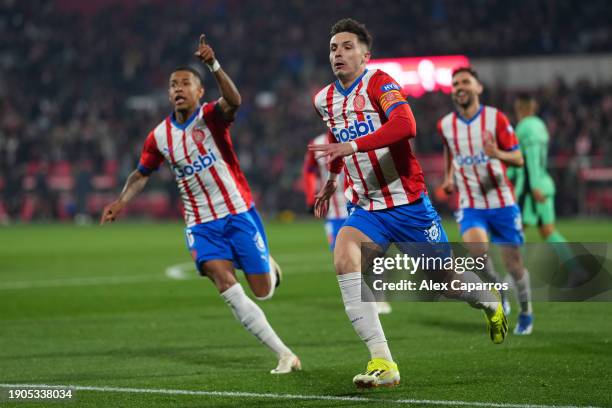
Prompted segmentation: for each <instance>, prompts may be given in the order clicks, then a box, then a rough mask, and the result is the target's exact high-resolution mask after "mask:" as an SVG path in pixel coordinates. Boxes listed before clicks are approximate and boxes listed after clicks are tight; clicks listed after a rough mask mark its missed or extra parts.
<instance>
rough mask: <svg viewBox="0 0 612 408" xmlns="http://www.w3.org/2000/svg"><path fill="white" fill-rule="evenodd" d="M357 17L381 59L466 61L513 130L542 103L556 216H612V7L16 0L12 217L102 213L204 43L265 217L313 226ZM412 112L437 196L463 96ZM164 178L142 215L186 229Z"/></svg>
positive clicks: (2, 145)
mask: <svg viewBox="0 0 612 408" xmlns="http://www.w3.org/2000/svg"><path fill="white" fill-rule="evenodd" d="M373 10H374V11H375V12H373ZM347 16H350V17H353V18H355V19H357V20H360V21H363V22H365V23H366V24H367V26H368V27H369V29H370V31H371V32H372V33H373V35H374V49H373V56H374V57H375V58H398V57H418V56H440V55H464V56H466V57H467V58H469V60H470V62H471V63H472V64H473V65H474V66H475V67H476V69H478V70H479V71H480V73H481V78H482V80H483V82H484V83H485V86H486V93H485V96H484V99H483V100H484V102H485V103H487V104H491V105H494V106H498V107H500V108H502V109H503V110H504V111H505V112H506V113H507V114H508V115H509V116H510V117H511V118H514V116H513V112H512V102H513V98H514V96H515V95H516V94H517V93H518V92H523V91H529V92H531V93H533V94H534V95H535V96H536V97H537V99H538V101H539V103H540V106H541V111H540V115H541V116H542V117H543V119H544V120H545V121H546V123H547V125H548V127H549V131H550V133H551V145H550V155H551V158H550V160H549V166H550V171H551V174H552V176H553V177H554V179H555V181H556V183H557V190H558V192H557V197H556V198H557V203H556V204H557V212H558V214H559V215H560V216H576V215H610V214H612V154H611V153H612V151H611V150H612V147H611V143H612V25H611V24H610V22H611V21H612V3H610V2H609V1H606V0H600V1H597V0H592V1H578V0H576V1H573V0H559V1H553V0H537V1H534V0H517V1H514V2H507V1H503V0H487V1H476V0H473V1H468V2H458V1H451V0H446V1H445V0H423V1H415V0H411V1H384V2H374V1H350V2H349V1H340V0H324V1H321V0H309V1H297V0H295V1H272V0H260V1H238V0H220V1H212V0H211V1H195V0H191V1H190V0H174V1H172V2H167V1H161V0H159V1H153V0H150V1H133V2H122V1H119V0H88V1H78V0H55V1H17V0H13V1H11V0H0V49H1V51H0V221H1V222H2V223H10V222H19V221H21V222H28V221H30V220H49V219H59V220H73V219H74V220H77V221H79V222H87V221H88V220H90V219H92V218H96V217H97V216H98V214H99V212H100V210H101V208H102V206H103V204H105V203H107V202H108V201H110V200H111V199H112V198H113V197H114V196H115V195H116V193H117V191H118V190H119V189H120V188H121V186H122V184H123V180H124V179H125V177H126V176H127V174H128V173H129V172H130V171H131V170H133V169H134V168H135V166H136V164H137V159H138V157H139V152H140V149H141V146H142V143H143V141H144V138H145V137H146V135H147V133H148V132H149V131H150V130H151V129H152V128H153V127H154V126H155V125H157V124H158V123H159V121H161V119H162V118H163V117H164V116H166V115H167V114H169V113H170V110H171V107H170V105H169V103H168V100H167V97H166V88H167V77H168V74H169V72H170V71H171V70H172V68H174V67H175V66H178V65H182V64H184V63H193V64H196V61H195V60H194V59H193V58H192V53H193V50H194V48H195V46H196V43H197V39H198V35H199V33H200V32H205V33H206V34H207V39H208V42H209V43H210V44H211V45H213V47H214V48H215V51H216V53H217V56H218V58H219V60H220V62H221V64H222V65H223V67H224V68H225V69H226V71H227V72H228V73H229V74H230V75H231V77H232V78H233V79H234V80H235V82H236V84H237V85H238V88H239V90H240V92H241V94H242V97H243V106H242V107H241V109H240V112H239V116H238V118H237V121H236V123H235V125H234V126H233V129H232V134H233V138H234V143H235V147H236V150H237V153H238V155H239V159H240V163H241V165H242V168H243V170H244V171H245V173H246V175H247V177H248V179H249V182H250V184H251V187H252V189H253V190H254V193H255V198H256V201H257V203H258V208H259V209H260V211H262V212H264V213H267V214H268V215H271V216H277V215H279V214H284V215H283V216H287V215H288V214H297V215H300V214H306V208H305V205H304V198H303V194H302V192H301V181H300V170H301V164H302V159H303V156H304V153H305V146H306V144H307V142H308V141H309V140H310V139H311V138H313V137H314V136H316V135H317V134H319V133H321V132H322V131H324V129H323V128H322V124H321V121H320V120H319V119H318V117H317V116H316V114H315V113H314V110H313V108H312V102H311V98H312V96H313V95H314V93H315V92H316V91H317V90H318V89H320V88H321V87H322V86H324V85H325V84H326V83H328V82H330V81H331V80H333V76H332V73H331V70H330V68H329V64H328V60H327V58H328V51H327V50H328V41H329V35H328V34H329V27H330V25H331V24H332V23H333V22H335V21H336V20H337V19H339V18H342V17H347ZM205 82H206V85H207V87H208V88H209V89H210V92H209V93H208V94H207V95H206V97H205V98H206V99H211V98H216V97H217V96H218V95H217V91H216V87H215V86H214V81H212V79H211V78H210V77H208V78H206V81H205ZM409 102H410V103H411V105H412V107H413V110H414V112H415V116H416V119H417V124H418V136H417V138H416V139H415V140H414V141H413V143H414V147H415V149H416V150H417V153H418V157H419V158H420V160H421V163H422V165H423V167H424V170H425V177H426V181H427V183H428V185H429V188H430V193H432V192H433V191H434V189H435V187H437V185H438V183H439V181H440V177H441V175H442V163H443V161H442V149H441V139H440V137H439V136H438V135H437V134H436V131H435V123H436V120H437V119H438V118H439V117H440V116H442V114H444V113H445V112H448V111H449V110H450V109H451V108H452V106H451V102H450V97H449V96H448V95H447V94H444V93H441V92H438V91H436V92H429V93H425V94H424V95H422V96H420V97H418V98H417V97H409ZM513 120H514V119H513ZM513 123H514V122H513ZM159 173H160V174H157V175H156V176H155V177H153V179H152V183H151V185H150V186H149V187H148V188H147V190H146V191H145V193H144V194H142V195H140V196H139V197H137V198H136V199H135V200H134V201H133V203H132V204H131V205H130V207H129V211H128V213H131V214H135V215H136V214H137V215H139V216H140V215H146V216H149V217H155V218H165V217H174V219H175V220H176V219H177V218H176V217H175V215H177V214H178V213H179V212H180V204H179V201H180V200H179V199H178V192H177V191H176V187H175V185H174V181H173V180H172V176H171V174H170V172H169V171H168V170H167V168H163V169H162V170H161V171H160V172H159ZM432 195H433V194H432ZM438 206H439V207H440V208H441V209H443V208H445V211H448V210H450V209H451V207H452V203H451V204H448V202H446V201H445V202H443V203H440V202H439V203H438Z"/></svg>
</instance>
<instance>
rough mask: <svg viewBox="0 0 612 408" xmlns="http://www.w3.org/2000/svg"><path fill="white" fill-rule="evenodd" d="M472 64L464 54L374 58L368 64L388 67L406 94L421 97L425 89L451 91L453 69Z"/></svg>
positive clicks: (383, 67)
mask: <svg viewBox="0 0 612 408" xmlns="http://www.w3.org/2000/svg"><path fill="white" fill-rule="evenodd" d="M469 64H470V61H469V59H468V58H467V57H466V56H464V55H443V56H435V57H410V58H384V59H373V60H370V62H369V63H368V68H369V69H376V68H378V69H381V70H383V71H385V72H386V73H387V74H389V75H391V76H392V77H393V79H395V80H396V81H397V82H398V83H399V84H400V85H401V87H402V89H403V90H404V93H405V94H406V95H409V96H413V97H416V98H418V97H421V96H423V94H425V93H426V92H434V91H442V92H444V93H450V91H451V85H452V75H451V74H452V72H453V69H455V68H457V67H461V66H467V65H469Z"/></svg>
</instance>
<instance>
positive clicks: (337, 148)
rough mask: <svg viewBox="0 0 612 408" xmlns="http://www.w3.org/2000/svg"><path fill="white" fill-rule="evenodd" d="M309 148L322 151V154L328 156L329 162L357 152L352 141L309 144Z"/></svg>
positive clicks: (313, 150)
mask: <svg viewBox="0 0 612 408" xmlns="http://www.w3.org/2000/svg"><path fill="white" fill-rule="evenodd" d="M308 150H310V151H312V152H321V153H322V156H326V157H327V162H328V163H331V162H333V161H334V160H336V159H338V158H342V157H345V156H350V155H351V154H353V153H355V151H353V146H351V144H350V143H331V144H310V145H308Z"/></svg>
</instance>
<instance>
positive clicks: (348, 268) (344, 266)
mask: <svg viewBox="0 0 612 408" xmlns="http://www.w3.org/2000/svg"><path fill="white" fill-rule="evenodd" d="M359 260H360V258H358V257H357V258H356V257H355V256H354V255H352V251H346V250H343V249H342V248H340V249H339V248H338V247H336V249H335V250H334V268H335V269H336V273H337V274H338V275H343V274H345V273H350V272H359V271H361V265H360V264H359Z"/></svg>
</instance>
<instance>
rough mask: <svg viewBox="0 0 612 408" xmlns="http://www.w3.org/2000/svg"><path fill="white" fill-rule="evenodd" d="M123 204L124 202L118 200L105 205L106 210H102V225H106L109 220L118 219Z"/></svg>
mask: <svg viewBox="0 0 612 408" xmlns="http://www.w3.org/2000/svg"><path fill="white" fill-rule="evenodd" d="M123 206H124V204H123V203H122V202H121V201H119V200H117V201H114V202H112V203H110V204H109V205H107V206H106V207H104V210H103V211H102V217H101V218H100V225H104V224H105V223H107V222H113V221H115V220H116V219H117V216H118V215H119V213H120V212H121V210H122V209H123Z"/></svg>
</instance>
